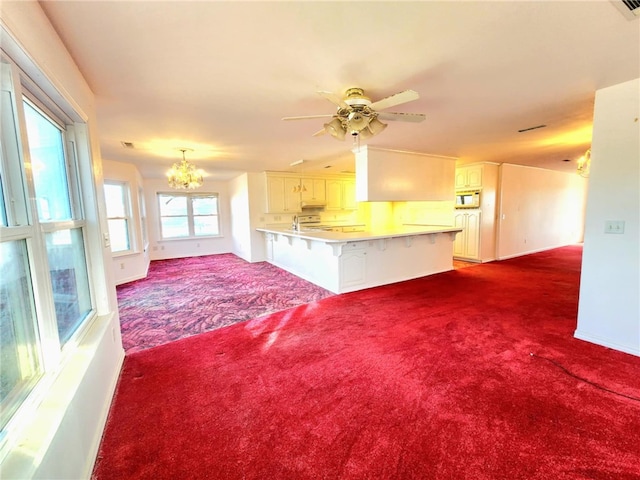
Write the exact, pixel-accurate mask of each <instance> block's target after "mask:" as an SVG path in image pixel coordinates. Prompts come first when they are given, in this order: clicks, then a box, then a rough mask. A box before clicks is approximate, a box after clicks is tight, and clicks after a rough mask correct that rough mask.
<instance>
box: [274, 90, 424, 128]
mask: <svg viewBox="0 0 640 480" xmlns="http://www.w3.org/2000/svg"><path fill="white" fill-rule="evenodd" d="M318 94H319V95H321V96H323V97H324V98H326V99H327V100H329V101H330V102H331V103H333V104H334V105H336V106H337V107H338V110H337V112H336V113H334V114H327V115H307V116H300V117H284V118H283V119H282V120H308V119H314V118H327V117H332V120H330V121H329V122H327V123H325V124H324V128H323V129H322V130H319V131H317V132H316V133H314V134H313V136H314V137H316V136H318V135H324V134H325V133H328V134H330V135H331V136H333V137H335V138H337V139H338V140H344V137H345V135H346V134H347V133H349V134H350V135H352V136H353V137H354V138H355V137H358V138H362V139H367V138H369V137H372V136H374V135H377V134H378V133H380V132H382V131H383V130H384V129H385V128H387V124H386V123H382V122H381V121H380V120H391V121H402V122H422V121H423V120H424V119H425V118H426V117H425V115H424V114H422V113H393V112H379V111H378V110H384V109H386V108H389V107H393V106H395V105H400V104H402V103H407V102H411V101H413V100H417V99H418V98H420V95H418V93H417V92H415V91H413V90H405V91H403V92H399V93H396V94H394V95H391V96H388V97H385V98H383V99H382V100H378V101H377V102H373V103H371V100H370V99H369V98H368V97H366V96H365V95H364V90H363V89H361V88H358V87H353V88H349V89H347V91H346V92H345V95H344V97H340V96H339V95H336V94H335V93H332V92H318Z"/></svg>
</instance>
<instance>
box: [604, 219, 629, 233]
mask: <svg viewBox="0 0 640 480" xmlns="http://www.w3.org/2000/svg"><path fill="white" fill-rule="evenodd" d="M604 233H617V234H623V233H624V220H607V221H605V222H604Z"/></svg>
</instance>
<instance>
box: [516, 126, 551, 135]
mask: <svg viewBox="0 0 640 480" xmlns="http://www.w3.org/2000/svg"><path fill="white" fill-rule="evenodd" d="M544 127H546V125H536V126H535V127H528V128H522V129H520V130H518V133H523V132H528V131H530V130H537V129H538V128H544Z"/></svg>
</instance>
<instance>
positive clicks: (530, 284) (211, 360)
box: [94, 247, 640, 480]
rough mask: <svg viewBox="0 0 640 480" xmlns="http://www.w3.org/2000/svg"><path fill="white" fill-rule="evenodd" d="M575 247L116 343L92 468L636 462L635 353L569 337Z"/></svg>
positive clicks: (540, 473)
mask: <svg viewBox="0 0 640 480" xmlns="http://www.w3.org/2000/svg"><path fill="white" fill-rule="evenodd" d="M580 255H581V249H580V248H579V247H566V248H561V249H557V250H554V251H551V252H544V253H540V254H536V255H530V256H527V257H521V258H518V259H513V260H508V261H504V262H495V263H490V264H484V265H478V266H476V267H473V268H465V269H461V270H456V271H451V272H447V273H444V274H440V275H434V276H431V277H426V278H422V279H418V280H413V281H409V282H403V283H399V284H394V285H389V286H384V287H379V288H375V289H370V290H365V291H361V292H355V293H352V294H346V295H339V296H333V297H330V298H327V299H324V300H320V301H318V302H317V303H312V304H309V305H304V306H300V307H296V308H293V309H290V310H287V311H284V312H278V313H275V314H273V315H270V316H267V317H263V318H260V319H256V320H251V321H248V322H244V323H238V324H235V325H232V326H230V327H226V328H222V329H219V330H215V331H212V332H209V333H205V334H202V335H197V336H193V337H190V338H187V339H183V340H180V341H177V342H173V343H170V344H167V345H163V346H160V347H156V348H151V349H148V350H145V351H142V352H138V353H134V354H131V355H128V356H127V358H126V360H125V365H124V369H123V372H122V375H121V379H120V384H119V386H118V390H117V394H116V398H115V400H114V404H113V408H112V411H111V414H110V417H109V421H108V425H107V429H106V432H105V436H104V439H103V443H102V446H101V450H100V454H99V459H98V463H97V465H96V469H95V471H94V478H95V479H99V480H107V479H274V480H276V479H545V480H548V479H640V447H639V445H640V398H639V397H640V375H639V373H640V358H637V357H634V356H631V355H627V354H623V353H620V352H616V351H612V350H608V349H606V348H603V347H599V346H596V345H591V344H589V343H586V342H582V341H579V340H576V339H574V338H572V335H573V331H574V329H575V325H576V311H577V298H578V284H579V268H580ZM531 353H534V355H533V356H532V355H531ZM552 362H555V363H552ZM585 380H586V381H585Z"/></svg>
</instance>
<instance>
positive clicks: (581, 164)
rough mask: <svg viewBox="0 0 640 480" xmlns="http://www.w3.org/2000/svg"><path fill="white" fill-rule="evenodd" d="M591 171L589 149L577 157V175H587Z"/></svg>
mask: <svg viewBox="0 0 640 480" xmlns="http://www.w3.org/2000/svg"><path fill="white" fill-rule="evenodd" d="M590 171H591V149H589V150H587V151H586V152H585V153H584V155H583V156H581V157H580V158H579V159H578V175H580V176H581V177H585V178H586V177H588V176H589V173H590Z"/></svg>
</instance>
